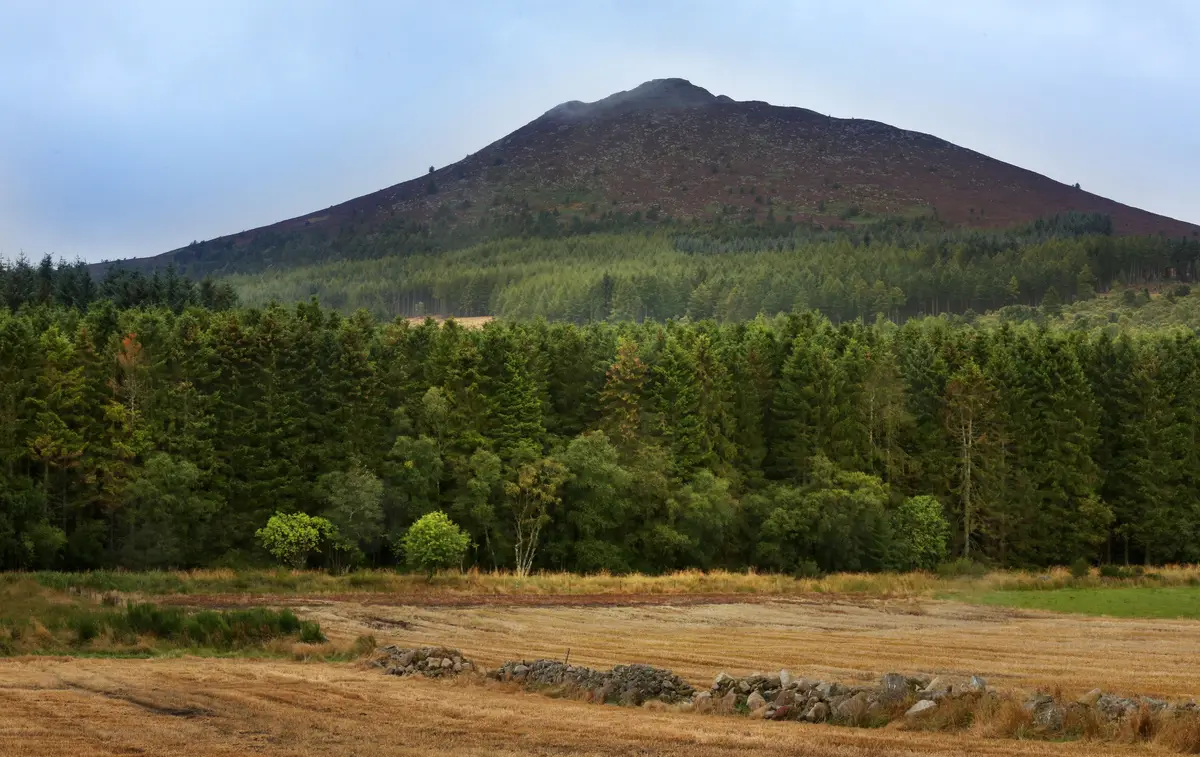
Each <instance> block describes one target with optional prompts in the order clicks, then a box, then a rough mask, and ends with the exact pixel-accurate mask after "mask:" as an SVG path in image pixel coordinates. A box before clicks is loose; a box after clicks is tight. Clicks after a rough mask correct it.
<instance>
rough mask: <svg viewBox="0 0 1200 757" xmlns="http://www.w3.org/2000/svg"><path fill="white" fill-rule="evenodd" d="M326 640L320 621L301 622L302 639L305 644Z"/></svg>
mask: <svg viewBox="0 0 1200 757" xmlns="http://www.w3.org/2000/svg"><path fill="white" fill-rule="evenodd" d="M325 640H326V639H325V634H323V633H321V624H320V623H314V622H312V621H305V622H303V623H301V624H300V641H302V642H304V643H305V644H320V643H321V642H323V641H325Z"/></svg>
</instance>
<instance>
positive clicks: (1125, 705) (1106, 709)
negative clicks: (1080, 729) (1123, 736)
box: [1095, 694, 1138, 720]
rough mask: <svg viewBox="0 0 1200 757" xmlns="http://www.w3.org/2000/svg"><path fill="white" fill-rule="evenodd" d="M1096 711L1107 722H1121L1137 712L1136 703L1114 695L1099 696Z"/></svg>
mask: <svg viewBox="0 0 1200 757" xmlns="http://www.w3.org/2000/svg"><path fill="white" fill-rule="evenodd" d="M1095 707H1096V709H1097V710H1099V711H1100V713H1101V714H1103V715H1104V717H1106V718H1108V719H1109V720H1122V719H1124V718H1126V717H1129V716H1130V715H1132V714H1133V713H1134V712H1137V709H1138V704H1137V702H1135V701H1133V700H1132V699H1129V698H1127V697H1119V696H1117V695H1116V694H1101V695H1100V697H1099V698H1098V699H1097V700H1096V705H1095Z"/></svg>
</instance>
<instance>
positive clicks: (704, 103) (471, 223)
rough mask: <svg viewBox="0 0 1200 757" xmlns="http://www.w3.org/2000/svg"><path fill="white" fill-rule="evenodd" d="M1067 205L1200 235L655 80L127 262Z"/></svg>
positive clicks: (964, 157) (1036, 183) (859, 130)
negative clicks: (408, 173)
mask: <svg viewBox="0 0 1200 757" xmlns="http://www.w3.org/2000/svg"><path fill="white" fill-rule="evenodd" d="M1071 211H1077V212H1087V213H1102V214H1106V215H1108V216H1109V217H1110V218H1111V219H1112V226H1113V231H1114V233H1117V234H1166V235H1169V236H1172V237H1182V236H1188V237H1191V236H1195V235H1198V234H1200V227H1197V226H1196V225H1194V224H1190V223H1185V222H1182V221H1177V220H1175V219H1172V218H1166V217H1164V216H1160V215H1156V214H1154V213H1149V212H1147V211H1144V210H1139V209H1137V208H1133V207H1130V206H1128V205H1123V204H1121V203H1118V202H1114V201H1113V200H1109V199H1106V198H1104V197H1100V196H1098V195H1095V194H1092V193H1090V192H1087V191H1086V190H1084V189H1081V188H1080V187H1079V186H1078V185H1075V186H1071V185H1069V184H1065V183H1061V182H1058V181H1054V180H1053V179H1050V178H1047V177H1046V176H1042V175H1040V174H1037V173H1034V172H1033V171H1029V170H1026V169H1024V168H1019V167H1017V166H1014V165H1011V164H1008V163H1004V162H1002V161H999V160H995V159H993V158H989V157H987V156H986V155H981V154H980V153H977V152H974V151H972V150H968V149H965V148H963V147H959V146H957V145H954V144H951V143H949V142H946V141H945V140H942V139H939V138H937V137H933V136H930V135H928V134H922V133H919V132H913V131H906V130H904V129H898V128H895V127H893V126H888V125H887V124H883V123H878V122H876V121H865V120H859V119H842V118H833V117H830V116H826V115H822V114H819V113H816V112H814V111H811V110H805V109H803V108H790V107H779V106H775V105H770V104H768V103H764V102H757V101H750V102H738V101H734V100H732V99H730V98H728V97H725V96H721V95H713V94H712V93H711V92H709V91H708V90H706V89H704V88H703V87H698V86H696V85H694V84H692V83H691V82H689V81H687V80H685V79H656V80H654V81H649V82H646V83H644V84H642V85H640V86H638V87H635V88H634V89H631V90H629V91H626V92H618V93H616V94H613V95H610V96H609V97H606V98H604V99H602V100H598V101H596V102H593V103H583V102H579V101H571V102H566V103H563V104H561V105H558V106H556V107H554V108H551V109H550V110H549V111H547V112H546V113H545V114H543V115H542V116H541V117H539V118H537V119H535V120H534V121H532V122H530V123H528V124H526V125H525V126H523V127H521V128H520V129H518V130H517V131H515V132H513V133H512V134H509V135H508V136H506V137H504V138H502V139H500V140H498V141H496V142H493V143H492V144H490V145H488V146H486V147H484V148H483V149H482V150H480V151H478V152H476V153H474V154H472V155H469V156H467V157H466V158H465V159H463V160H461V161H459V162H457V163H454V164H452V165H448V166H444V167H442V168H440V169H437V170H435V171H433V172H431V173H430V174H428V175H425V176H420V177H418V178H414V179H411V180H409V181H405V182H402V183H400V184H396V185H394V186H391V187H388V188H387V189H382V190H380V191H378V192H373V193H371V194H367V195H364V196H362V197H358V198H356V199H353V200H349V201H348V202H344V203H342V204H340V205H335V206H333V207H330V208H327V209H325V210H320V211H316V212H313V213H309V214H306V215H302V216H298V217H296V218H293V219H290V220H287V221H282V222H279V223H276V224H273V225H271V226H265V227H262V228H259V229H255V230H252V231H247V232H243V233H241V234H236V235H233V236H229V237H222V238H220V239H217V240H212V241H210V242H207V243H202V244H193V245H191V246H189V247H186V248H183V249H180V250H176V251H174V252H171V253H166V254H164V255H160V256H158V257H157V258H150V259H145V260H140V261H136V262H133V261H130V262H128V263H126V265H135V266H139V267H153V266H155V265H160V264H165V263H167V262H175V263H177V264H179V265H180V266H181V267H182V268H183V269H184V270H186V271H188V272H190V273H193V274H202V273H209V272H212V273H222V272H230V271H236V270H253V269H261V268H264V267H269V266H277V265H284V266H286V265H291V264H294V263H297V262H314V261H318V260H322V259H327V258H338V257H345V256H354V255H356V254H364V253H362V252H356V251H355V250H356V249H362V248H363V247H364V245H363V244H362V240H363V238H364V235H366V236H370V235H371V234H374V231H372V230H374V229H380V230H391V231H390V233H397V232H396V230H397V229H412V228H417V227H418V226H417V225H418V224H427V223H435V224H439V225H440V228H443V229H446V228H449V229H454V228H461V229H475V230H477V231H476V232H475V233H476V234H480V233H485V231H480V230H489V229H491V230H502V229H510V230H511V229H513V228H528V227H529V223H530V220H529V219H531V218H532V219H536V220H537V222H538V223H541V222H542V220H543V219H544V218H545V219H549V221H548V222H549V223H559V224H581V223H583V222H593V221H599V220H602V219H606V218H608V219H611V218H614V217H616V216H618V215H619V214H620V215H623V216H625V217H631V218H652V219H655V218H666V217H670V218H674V219H678V220H693V221H701V222H720V223H723V224H729V223H762V222H764V221H786V220H791V221H793V222H795V223H806V224H817V225H821V226H826V227H835V226H846V225H852V224H857V223H861V222H862V221H863V220H869V219H871V218H880V217H894V216H902V217H909V218H915V217H927V218H930V219H935V220H936V221H938V222H940V223H942V224H944V225H947V226H951V227H955V226H959V227H977V228H1003V227H1008V226H1013V225H1016V224H1022V223H1028V222H1031V221H1034V220H1036V219H1039V218H1047V217H1050V216H1054V215H1057V214H1062V213H1067V212H1071ZM521 224H523V226H522V225H521ZM403 233H410V232H408V231H405V232H403ZM487 233H491V232H487ZM377 239H378V238H377ZM397 244H398V243H397ZM380 246H381V245H380V244H375V245H374V247H373V248H372V249H374V250H378V249H380ZM382 246H383V247H385V248H387V249H388V250H391V249H392V247H391V246H394V245H393V243H392V242H390V241H389V242H388V243H387V244H385V245H382ZM297 250H303V252H302V253H297V252H296V251H297ZM405 251H407V248H404V249H401V248H399V247H397V248H396V249H395V250H392V253H401V252H405ZM392 253H388V254H392ZM371 254H378V252H373V253H371ZM298 255H302V256H303V261H300V260H299V259H298V257H297V256H298Z"/></svg>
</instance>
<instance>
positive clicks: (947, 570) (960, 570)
mask: <svg viewBox="0 0 1200 757" xmlns="http://www.w3.org/2000/svg"><path fill="white" fill-rule="evenodd" d="M990 570H991V569H990V568H988V566H986V565H984V564H983V563H980V562H976V561H974V560H970V559H968V558H966V557H960V558H958V559H957V560H951V561H950V562H944V563H941V564H940V565H938V566H937V574H938V575H939V576H941V577H942V578H981V577H983V576H986V575H987V574H988V573H989V572H990Z"/></svg>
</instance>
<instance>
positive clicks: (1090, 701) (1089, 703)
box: [1075, 689, 1104, 707]
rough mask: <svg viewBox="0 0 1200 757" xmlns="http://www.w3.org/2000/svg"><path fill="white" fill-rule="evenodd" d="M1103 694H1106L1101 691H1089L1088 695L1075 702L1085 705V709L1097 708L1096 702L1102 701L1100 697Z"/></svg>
mask: <svg viewBox="0 0 1200 757" xmlns="http://www.w3.org/2000/svg"><path fill="white" fill-rule="evenodd" d="M1103 694H1104V692H1103V691H1100V689H1092V690H1091V691H1089V692H1088V693H1086V694H1084V695H1083V696H1081V697H1079V698H1078V699H1076V700H1075V701H1076V702H1078V703H1079V704H1081V705H1083V706H1084V707H1095V706H1096V702H1099V701H1100V697H1101V696H1102V695H1103Z"/></svg>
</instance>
